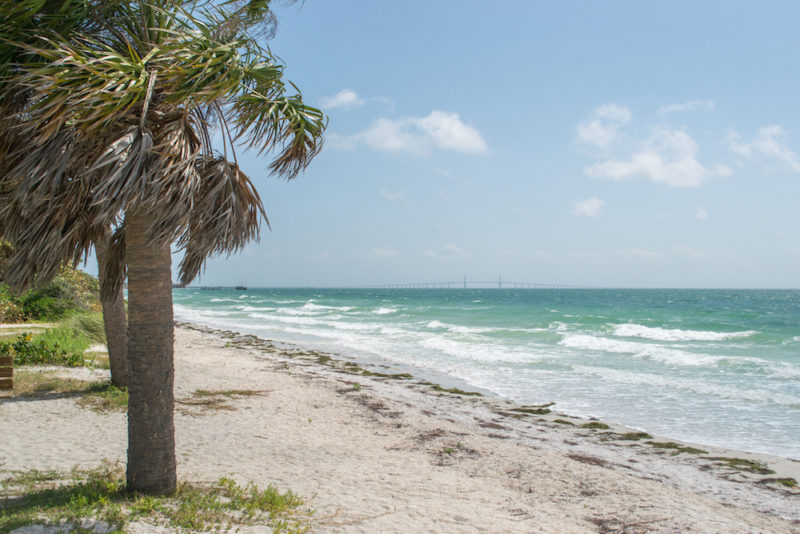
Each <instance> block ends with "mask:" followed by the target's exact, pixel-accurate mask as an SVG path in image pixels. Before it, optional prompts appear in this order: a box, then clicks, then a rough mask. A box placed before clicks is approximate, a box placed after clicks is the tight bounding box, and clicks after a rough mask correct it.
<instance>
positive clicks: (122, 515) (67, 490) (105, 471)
mask: <svg viewBox="0 0 800 534" xmlns="http://www.w3.org/2000/svg"><path fill="white" fill-rule="evenodd" d="M0 497H2V500H0V531H2V532H9V531H12V530H14V529H17V528H19V527H23V526H27V525H37V524H45V525H59V524H61V523H70V524H71V525H72V526H73V527H75V526H77V527H80V525H81V522H82V520H86V519H89V520H92V521H104V522H106V523H108V524H109V525H111V526H112V527H114V528H115V529H117V530H116V532H121V531H122V530H123V529H124V527H125V525H126V524H127V523H129V522H131V521H135V520H137V519H146V520H147V521H148V522H150V523H155V524H157V525H166V526H170V527H172V528H176V529H179V530H183V531H188V532H196V531H200V530H213V531H226V530H231V529H236V527H238V526H241V525H266V526H268V527H270V528H271V529H272V531H273V532H279V533H283V532H286V533H299V532H307V531H308V530H309V529H310V526H311V524H310V522H311V517H312V515H313V511H312V510H310V509H308V508H307V507H306V506H305V505H306V501H305V499H303V498H302V497H300V496H298V495H296V494H294V493H292V492H291V491H287V492H286V493H281V492H280V491H278V490H277V489H276V488H275V487H274V486H272V485H270V486H268V487H267V488H266V489H263V490H262V489H260V488H259V487H258V486H256V485H254V484H252V483H251V484H248V485H246V486H240V485H238V484H236V482H234V481H233V480H230V479H227V478H222V479H220V480H219V481H218V482H217V483H215V484H209V485H192V484H180V485H179V487H178V490H177V492H176V493H175V495H173V496H170V497H154V496H146V495H140V494H137V493H132V492H128V491H127V490H126V488H125V482H124V474H123V470H122V468H121V467H120V466H119V465H116V464H105V465H103V466H101V467H99V468H96V469H92V470H86V471H84V470H78V469H73V470H72V472H70V473H61V472H58V471H28V472H22V473H16V474H14V476H12V477H11V478H9V479H6V480H4V481H2V482H0ZM90 528H91V527H90ZM78 530H79V529H78Z"/></svg>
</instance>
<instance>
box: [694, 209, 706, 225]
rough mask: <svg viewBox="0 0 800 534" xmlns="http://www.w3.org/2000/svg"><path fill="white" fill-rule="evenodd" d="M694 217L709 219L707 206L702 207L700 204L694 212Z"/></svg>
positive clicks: (702, 219)
mask: <svg viewBox="0 0 800 534" xmlns="http://www.w3.org/2000/svg"><path fill="white" fill-rule="evenodd" d="M694 217H695V219H699V220H701V221H705V220H706V219H708V212H707V211H706V209H705V208H702V207H700V206H698V207H697V210H695V212H694Z"/></svg>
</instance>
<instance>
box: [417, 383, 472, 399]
mask: <svg viewBox="0 0 800 534" xmlns="http://www.w3.org/2000/svg"><path fill="white" fill-rule="evenodd" d="M421 384H422V385H424V386H428V387H430V388H431V389H432V390H434V391H440V392H442V393H450V394H452V395H464V396H472V397H482V396H483V394H482V393H478V392H477V391H464V390H463V389H459V388H446V387H443V386H440V385H439V384H434V383H433V382H421Z"/></svg>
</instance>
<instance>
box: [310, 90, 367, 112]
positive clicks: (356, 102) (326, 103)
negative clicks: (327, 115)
mask: <svg viewBox="0 0 800 534" xmlns="http://www.w3.org/2000/svg"><path fill="white" fill-rule="evenodd" d="M319 105H320V106H322V107H323V108H325V109H334V108H345V109H347V108H354V107H357V106H363V105H364V101H363V100H362V99H361V98H359V96H358V94H357V93H356V92H355V91H353V90H352V89H342V90H341V91H339V92H338V93H336V94H335V95H333V96H324V97H322V98H320V99H319Z"/></svg>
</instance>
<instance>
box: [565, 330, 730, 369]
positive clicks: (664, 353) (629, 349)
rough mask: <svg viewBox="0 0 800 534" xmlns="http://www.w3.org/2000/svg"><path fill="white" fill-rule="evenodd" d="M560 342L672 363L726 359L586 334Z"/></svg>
mask: <svg viewBox="0 0 800 534" xmlns="http://www.w3.org/2000/svg"><path fill="white" fill-rule="evenodd" d="M558 344H559V345H561V346H563V347H569V348H572V349H582V350H591V351H602V352H612V353H617V354H633V355H634V357H636V358H646V359H650V360H656V361H659V362H662V363H667V364H670V365H682V366H702V365H705V366H713V365H716V364H718V363H719V362H720V361H721V360H723V359H724V357H722V356H711V355H708V354H695V353H691V352H685V351H682V350H677V349H671V348H666V347H662V346H660V345H651V344H646V343H636V342H634V341H620V340H618V339H609V338H605V337H596V336H590V335H586V334H575V335H568V336H565V337H564V339H562V340H561V341H559V343H558Z"/></svg>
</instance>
